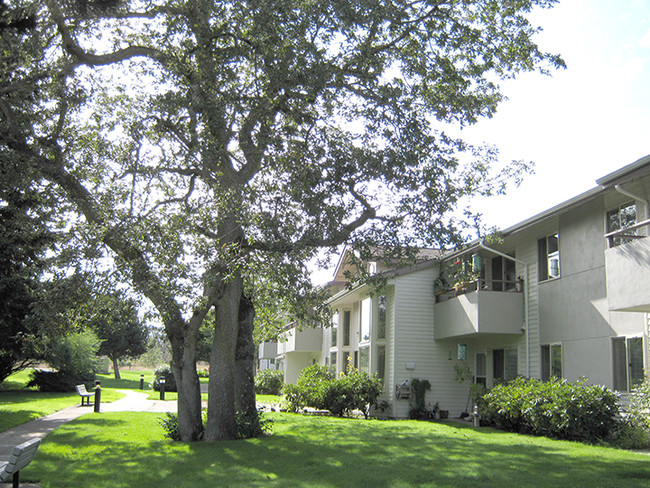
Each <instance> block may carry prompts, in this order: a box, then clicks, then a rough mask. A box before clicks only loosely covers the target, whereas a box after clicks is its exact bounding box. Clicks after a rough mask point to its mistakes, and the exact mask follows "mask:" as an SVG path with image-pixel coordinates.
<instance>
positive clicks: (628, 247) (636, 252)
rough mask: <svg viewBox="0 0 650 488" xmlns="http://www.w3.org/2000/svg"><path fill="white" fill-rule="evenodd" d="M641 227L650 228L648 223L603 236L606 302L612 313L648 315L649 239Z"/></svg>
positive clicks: (649, 308) (649, 309) (649, 281)
mask: <svg viewBox="0 0 650 488" xmlns="http://www.w3.org/2000/svg"><path fill="white" fill-rule="evenodd" d="M644 227H650V220H646V221H643V222H639V223H638V224H636V225H634V226H631V227H628V228H626V229H622V230H619V231H616V232H611V233H609V234H607V235H606V236H605V238H607V240H608V242H609V249H607V250H606V251H605V269H606V272H607V300H608V303H609V309H610V310H612V311H617V312H646V313H650V287H649V286H648V285H649V284H650V237H648V235H642V233H644V231H645V229H644ZM645 234H648V232H647V231H645Z"/></svg>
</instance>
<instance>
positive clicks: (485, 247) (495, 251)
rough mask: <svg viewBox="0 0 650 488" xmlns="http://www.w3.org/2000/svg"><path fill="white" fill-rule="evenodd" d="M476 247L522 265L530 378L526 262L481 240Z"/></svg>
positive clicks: (527, 369)
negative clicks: (488, 245)
mask: <svg viewBox="0 0 650 488" xmlns="http://www.w3.org/2000/svg"><path fill="white" fill-rule="evenodd" d="M478 247H480V248H482V249H485V250H486V251H489V252H491V253H494V254H496V255H497V256H501V257H502V258H505V259H509V260H510V261H514V262H515V263H519V264H521V265H523V266H524V274H525V276H526V277H525V279H524V331H525V333H526V375H527V376H528V377H529V378H530V334H529V330H528V290H529V285H528V263H525V262H524V261H522V260H520V259H516V258H513V257H512V256H508V255H507V254H505V253H502V252H500V251H497V250H496V249H492V248H490V247H487V246H486V245H485V244H483V241H482V240H481V241H480V242H479V243H478Z"/></svg>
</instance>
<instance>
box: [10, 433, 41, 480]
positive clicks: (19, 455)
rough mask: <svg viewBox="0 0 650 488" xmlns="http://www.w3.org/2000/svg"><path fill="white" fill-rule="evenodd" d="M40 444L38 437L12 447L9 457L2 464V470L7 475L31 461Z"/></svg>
mask: <svg viewBox="0 0 650 488" xmlns="http://www.w3.org/2000/svg"><path fill="white" fill-rule="evenodd" d="M40 444H41V440H40V439H32V440H31V441H27V442H23V443H22V444H20V445H19V446H16V447H14V450H13V452H12V453H11V456H10V457H9V462H7V463H6V464H5V465H4V468H3V472H4V473H5V474H6V475H7V476H9V475H12V474H13V473H15V472H17V471H20V470H21V469H23V468H24V467H25V466H27V465H28V464H29V463H31V462H32V461H33V460H34V456H35V455H36V450H37V449H38V446H39V445H40Z"/></svg>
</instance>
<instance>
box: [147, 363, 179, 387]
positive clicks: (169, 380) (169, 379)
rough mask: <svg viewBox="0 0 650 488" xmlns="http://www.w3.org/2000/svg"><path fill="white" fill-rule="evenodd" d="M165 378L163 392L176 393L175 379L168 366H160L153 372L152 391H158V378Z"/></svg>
mask: <svg viewBox="0 0 650 488" xmlns="http://www.w3.org/2000/svg"><path fill="white" fill-rule="evenodd" d="M162 377H164V378H165V391H178V389H177V387H176V378H174V373H172V369H171V368H170V367H169V366H166V365H165V366H161V367H159V368H158V369H157V370H156V371H154V372H153V389H154V391H160V378H162Z"/></svg>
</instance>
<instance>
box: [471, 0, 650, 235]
mask: <svg viewBox="0 0 650 488" xmlns="http://www.w3.org/2000/svg"><path fill="white" fill-rule="evenodd" d="M532 20H533V22H535V23H537V24H538V25H540V26H541V27H542V28H543V29H544V31H543V32H542V33H541V34H540V35H539V37H538V44H539V45H540V47H541V48H542V49H544V50H547V51H551V52H555V53H559V54H561V55H562V57H563V58H564V60H565V61H566V63H567V69H566V70H561V71H557V72H554V73H553V75H552V76H551V77H548V76H542V75H539V74H532V73H528V74H525V75H523V76H521V77H520V78H518V79H516V80H513V81H509V82H507V83H504V84H502V87H503V91H504V93H505V94H506V96H507V97H508V98H509V100H508V101H507V102H505V103H504V104H503V105H502V106H501V108H500V109H499V111H498V113H497V115H496V116H495V117H494V118H493V119H491V120H485V121H481V122H479V123H478V124H477V125H476V126H474V127H471V128H469V129H467V130H464V131H463V132H462V133H461V134H462V135H463V136H464V137H466V138H467V139H469V140H471V141H474V142H479V141H485V142H488V143H491V144H495V145H496V146H497V147H498V148H499V149H500V150H501V155H502V157H503V158H504V159H507V160H510V159H524V160H527V161H528V160H532V161H534V162H535V163H536V169H535V174H534V175H530V176H528V177H527V178H526V180H525V182H524V183H523V184H522V186H521V187H520V188H519V189H515V190H511V191H509V192H508V194H507V195H505V196H503V197H497V198H492V199H489V200H481V201H476V202H473V208H474V210H480V211H482V213H483V214H484V222H485V223H486V224H488V225H490V226H497V227H500V228H505V227H509V226H510V225H513V224H516V223H518V222H520V221H522V220H525V219H526V218H528V217H531V216H533V215H535V214H537V213H539V212H541V211H543V210H546V209H548V208H550V207H552V206H554V205H556V204H558V203H561V202H563V201H565V200H568V199H569V198H572V197H573V196H576V195H578V194H580V193H582V192H584V191H586V190H589V189H591V188H593V187H595V186H596V179H597V178H600V177H601V176H604V175H606V174H609V173H611V172H612V171H614V170H616V169H618V168H620V167H622V166H625V165H627V164H629V163H632V162H634V161H636V160H637V159H639V158H641V157H643V156H645V155H647V154H650V1H648V0H562V1H561V2H560V3H559V4H558V5H556V7H555V8H553V9H550V10H542V11H539V12H536V13H535V15H534V16H533V17H532Z"/></svg>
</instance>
